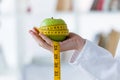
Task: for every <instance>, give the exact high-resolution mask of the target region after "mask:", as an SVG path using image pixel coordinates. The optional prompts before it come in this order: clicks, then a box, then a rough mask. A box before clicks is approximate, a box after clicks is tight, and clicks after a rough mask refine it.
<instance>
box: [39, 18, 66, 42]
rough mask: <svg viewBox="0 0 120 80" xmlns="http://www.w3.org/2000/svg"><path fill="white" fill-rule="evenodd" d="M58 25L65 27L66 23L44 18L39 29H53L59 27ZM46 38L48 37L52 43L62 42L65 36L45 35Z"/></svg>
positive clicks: (60, 20)
mask: <svg viewBox="0 0 120 80" xmlns="http://www.w3.org/2000/svg"><path fill="white" fill-rule="evenodd" d="M59 25H65V27H67V25H66V23H65V21H64V20H62V19H54V18H46V19H44V20H43V21H42V23H41V25H40V28H42V27H53V26H56V27H57V26H59ZM66 30H68V29H66ZM54 31H61V29H59V30H58V29H56V30H54ZM43 34H44V33H43ZM46 36H47V37H49V38H50V39H51V40H53V41H57V42H60V41H63V40H65V39H66V37H67V35H61V34H59V35H58V34H54V35H46Z"/></svg>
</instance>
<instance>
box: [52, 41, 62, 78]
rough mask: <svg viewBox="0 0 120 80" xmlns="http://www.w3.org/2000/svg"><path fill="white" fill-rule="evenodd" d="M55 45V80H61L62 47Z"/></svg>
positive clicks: (55, 43) (56, 43) (54, 43)
mask: <svg viewBox="0 0 120 80" xmlns="http://www.w3.org/2000/svg"><path fill="white" fill-rule="evenodd" d="M53 45H54V80H60V79H61V77H60V45H59V43H58V42H55V41H53Z"/></svg>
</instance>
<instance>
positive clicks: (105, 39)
mask: <svg viewBox="0 0 120 80" xmlns="http://www.w3.org/2000/svg"><path fill="white" fill-rule="evenodd" d="M119 38H120V32H118V31H116V30H112V31H111V32H110V33H109V34H107V35H105V34H101V35H100V38H99V42H98V45H100V46H101V47H103V48H105V49H107V50H108V51H110V52H111V53H112V55H113V56H115V51H116V48H117V44H118V41H119Z"/></svg>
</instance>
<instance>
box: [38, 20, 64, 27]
mask: <svg viewBox="0 0 120 80" xmlns="http://www.w3.org/2000/svg"><path fill="white" fill-rule="evenodd" d="M62 24H63V25H66V23H65V22H64V20H62V19H53V18H46V19H44V20H43V21H42V23H41V25H40V26H52V25H62Z"/></svg>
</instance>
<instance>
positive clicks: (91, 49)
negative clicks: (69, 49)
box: [70, 40, 120, 80]
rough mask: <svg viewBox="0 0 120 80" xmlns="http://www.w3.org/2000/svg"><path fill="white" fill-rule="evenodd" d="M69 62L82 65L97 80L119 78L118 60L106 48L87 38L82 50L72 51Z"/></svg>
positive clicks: (119, 64) (117, 79)
mask: <svg viewBox="0 0 120 80" xmlns="http://www.w3.org/2000/svg"><path fill="white" fill-rule="evenodd" d="M70 63H71V64H72V65H74V66H75V67H82V68H83V69H84V70H86V71H87V72H88V73H90V74H91V75H92V76H94V77H95V78H96V79H97V80H119V79H120V62H119V61H118V60H116V59H114V58H113V57H112V55H111V53H109V52H108V51H107V50H105V49H103V48H101V47H99V46H98V45H96V44H94V43H92V42H90V41H88V40H86V43H85V46H84V47H83V49H82V51H80V52H77V51H76V52H75V53H73V55H72V57H71V61H70ZM80 69H81V68H80Z"/></svg>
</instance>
